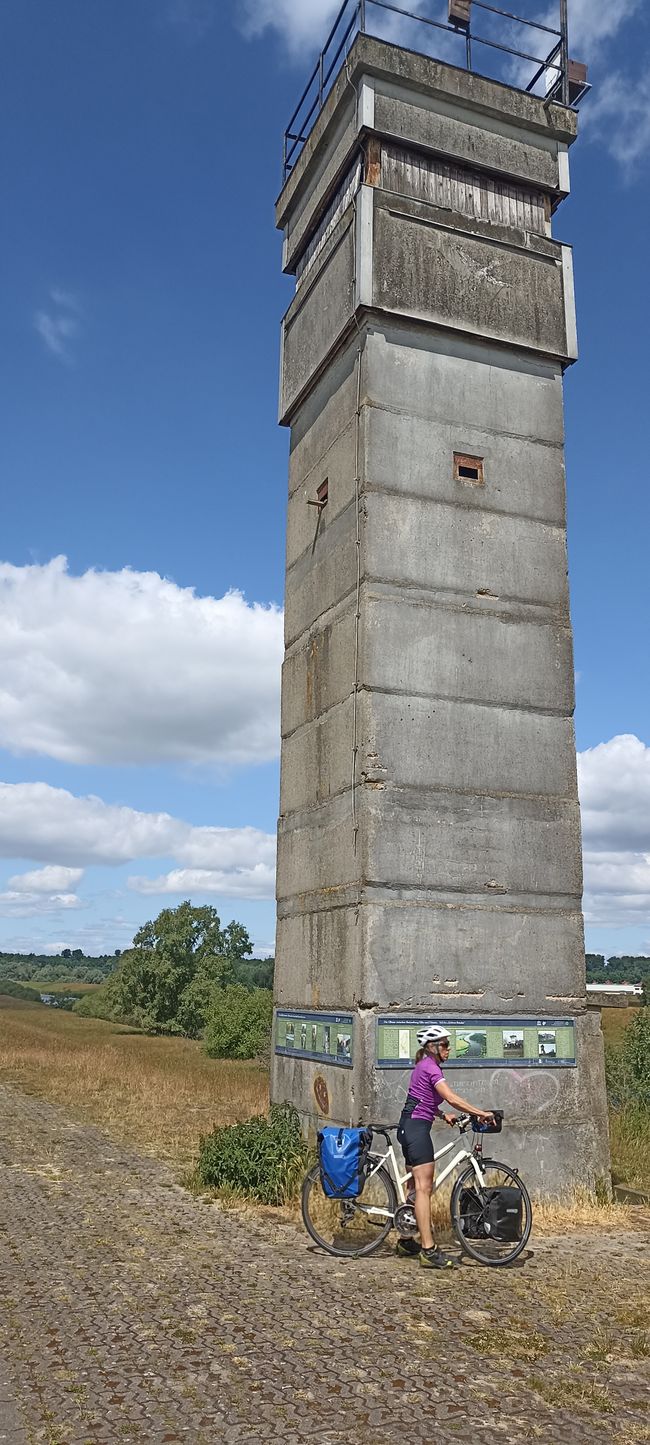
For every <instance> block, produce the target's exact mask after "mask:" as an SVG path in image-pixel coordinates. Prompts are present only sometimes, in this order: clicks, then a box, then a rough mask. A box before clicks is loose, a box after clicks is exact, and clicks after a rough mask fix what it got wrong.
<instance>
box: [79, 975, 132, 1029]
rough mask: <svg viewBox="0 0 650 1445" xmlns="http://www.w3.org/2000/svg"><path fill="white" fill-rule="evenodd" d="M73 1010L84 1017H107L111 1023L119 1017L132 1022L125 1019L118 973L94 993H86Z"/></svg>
mask: <svg viewBox="0 0 650 1445" xmlns="http://www.w3.org/2000/svg"><path fill="white" fill-rule="evenodd" d="M72 1012H73V1013H75V1014H81V1017H82V1018H84V1019H107V1020H109V1021H110V1022H111V1023H113V1022H115V1021H117V1020H118V1019H119V1020H120V1021H122V1022H131V1021H130V1020H125V1019H124V1011H123V1009H122V1002H121V998H120V985H119V979H118V976H117V974H112V975H111V977H110V978H108V979H107V980H106V983H105V984H104V985H103V987H102V988H98V989H96V991H95V992H94V993H86V994H84V995H83V997H82V998H80V999H77V1002H76V1003H75V1004H73V1007H72Z"/></svg>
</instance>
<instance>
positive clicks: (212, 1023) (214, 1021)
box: [205, 983, 273, 1059]
mask: <svg viewBox="0 0 650 1445" xmlns="http://www.w3.org/2000/svg"><path fill="white" fill-rule="evenodd" d="M272 1021H273V997H272V995H271V994H270V993H269V991H268V989H265V988H253V989H247V988H245V987H244V985H243V984H241V983H233V984H230V985H229V987H228V988H217V989H215V990H214V991H213V993H212V996H211V999H210V1003H209V1008H208V1016H207V1022H206V1028H205V1052H206V1054H208V1056H209V1057H210V1058H211V1059H256V1058H258V1057H259V1055H260V1054H265V1053H266V1052H267V1049H268V1045H269V1040H270V1038H271V1024H272Z"/></svg>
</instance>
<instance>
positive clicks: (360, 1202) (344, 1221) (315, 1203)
mask: <svg viewBox="0 0 650 1445" xmlns="http://www.w3.org/2000/svg"><path fill="white" fill-rule="evenodd" d="M371 1162H372V1161H371ZM396 1208H397V1197H396V1194H395V1187H394V1185H393V1181H392V1179H391V1177H390V1175H389V1174H388V1173H387V1172H386V1170H385V1169H382V1168H380V1169H377V1171H376V1172H375V1173H374V1174H372V1175H371V1177H370V1178H369V1179H367V1180H366V1183H365V1186H364V1190H363V1194H359V1195H358V1196H357V1198H356V1199H330V1197H329V1195H328V1194H325V1192H324V1189H323V1186H322V1184H321V1177H320V1169H319V1167H318V1164H315V1165H314V1168H313V1169H310V1170H309V1173H308V1174H307V1175H306V1177H305V1181H304V1184H303V1186H302V1217H303V1220H304V1223H305V1229H306V1230H307V1232H308V1233H309V1234H310V1235H311V1237H312V1239H313V1240H315V1242H316V1244H320V1246H321V1249H326V1250H327V1253H328V1254H336V1255H348V1256H357V1257H358V1256H359V1255H362V1254H372V1253H373V1251H374V1250H375V1249H379V1246H380V1244H383V1241H384V1240H385V1238H386V1236H387V1235H388V1234H389V1233H390V1231H391V1229H392V1227H393V1215H394V1213H395V1210H396Z"/></svg>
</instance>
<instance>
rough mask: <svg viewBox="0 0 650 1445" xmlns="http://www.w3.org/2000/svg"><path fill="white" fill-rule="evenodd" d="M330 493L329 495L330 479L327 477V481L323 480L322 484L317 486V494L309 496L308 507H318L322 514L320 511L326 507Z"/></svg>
mask: <svg viewBox="0 0 650 1445" xmlns="http://www.w3.org/2000/svg"><path fill="white" fill-rule="evenodd" d="M328 495H329V481H328V478H327V477H326V478H325V481H324V482H321V484H320V486H319V487H317V488H316V496H315V497H308V498H307V506H308V507H318V512H319V515H320V513H321V512H322V510H323V507H326V506H327V498H328Z"/></svg>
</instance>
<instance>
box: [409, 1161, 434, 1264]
mask: <svg viewBox="0 0 650 1445" xmlns="http://www.w3.org/2000/svg"><path fill="white" fill-rule="evenodd" d="M433 1170H434V1166H433V1164H414V1166H413V1170H412V1173H413V1182H414V1184H415V1218H416V1219H417V1222H418V1229H419V1231H420V1244H421V1245H422V1248H423V1249H433V1233H432V1230H431V1195H432V1193H433Z"/></svg>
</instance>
